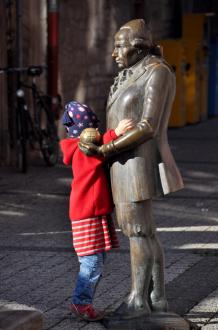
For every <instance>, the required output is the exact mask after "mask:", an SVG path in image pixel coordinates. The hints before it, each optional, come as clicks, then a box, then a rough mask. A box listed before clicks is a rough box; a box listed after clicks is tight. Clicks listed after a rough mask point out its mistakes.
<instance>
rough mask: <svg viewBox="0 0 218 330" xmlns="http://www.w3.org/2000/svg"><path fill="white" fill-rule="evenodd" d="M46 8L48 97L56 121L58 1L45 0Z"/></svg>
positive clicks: (57, 108)
mask: <svg viewBox="0 0 218 330" xmlns="http://www.w3.org/2000/svg"><path fill="white" fill-rule="evenodd" d="M47 6H48V17H47V20H48V53H47V54H48V55H47V56H48V58H47V61H48V78H47V79H48V85H47V88H48V95H50V96H51V100H52V101H51V111H52V112H53V113H54V115H55V118H56V119H58V115H59V114H58V110H59V107H58V39H59V33H58V32H59V9H58V0H47Z"/></svg>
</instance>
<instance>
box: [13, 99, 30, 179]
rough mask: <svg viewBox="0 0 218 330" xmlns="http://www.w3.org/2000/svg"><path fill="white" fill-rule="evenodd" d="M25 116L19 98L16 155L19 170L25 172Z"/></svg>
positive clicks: (24, 109) (23, 105)
mask: <svg viewBox="0 0 218 330" xmlns="http://www.w3.org/2000/svg"><path fill="white" fill-rule="evenodd" d="M27 130H28V123H27V116H26V108H25V104H22V102H21V101H20V100H19V101H18V104H17V109H16V155H17V167H18V169H19V171H20V172H22V173H26V172H27V165H28V164H27Z"/></svg>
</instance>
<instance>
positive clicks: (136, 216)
mask: <svg viewBox="0 0 218 330" xmlns="http://www.w3.org/2000/svg"><path fill="white" fill-rule="evenodd" d="M115 206H116V207H115V209H116V217H117V222H118V225H119V227H120V228H121V230H122V232H123V233H124V235H126V236H128V237H133V236H135V237H137V236H138V237H140V236H144V237H153V236H154V234H155V225H154V221H153V215H152V201H151V200H150V199H148V200H145V201H140V202H132V203H118V204H116V205H115Z"/></svg>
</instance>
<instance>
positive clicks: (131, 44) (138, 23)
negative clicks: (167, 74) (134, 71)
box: [112, 19, 153, 69]
mask: <svg viewBox="0 0 218 330" xmlns="http://www.w3.org/2000/svg"><path fill="white" fill-rule="evenodd" d="M152 47H153V42H152V36H151V32H150V30H149V28H148V27H147V26H146V24H145V21H144V20H143V19H135V20H132V21H130V22H128V23H126V24H125V25H123V26H121V28H120V29H119V31H118V32H117V33H116V34H115V40H114V51H113V54H112V57H113V58H114V59H115V61H116V62H117V64H118V67H119V68H120V69H123V68H128V67H130V66H132V65H134V64H135V63H137V62H138V61H139V60H140V59H142V58H143V57H144V56H145V54H146V52H147V51H148V50H149V49H150V48H152Z"/></svg>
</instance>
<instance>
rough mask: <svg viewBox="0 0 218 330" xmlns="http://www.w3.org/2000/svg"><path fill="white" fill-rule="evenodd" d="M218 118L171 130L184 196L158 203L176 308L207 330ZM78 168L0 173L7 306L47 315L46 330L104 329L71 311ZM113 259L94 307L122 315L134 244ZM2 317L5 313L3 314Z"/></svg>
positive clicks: (214, 246)
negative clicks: (72, 208) (71, 205)
mask: <svg viewBox="0 0 218 330" xmlns="http://www.w3.org/2000/svg"><path fill="white" fill-rule="evenodd" d="M217 127H218V119H212V120H208V121H207V122H205V123H201V124H198V125H193V126H187V127H185V128H182V129H175V130H174V129H171V130H170V131H169V141H170V145H171V147H172V150H173V153H174V156H175V158H176V161H177V164H178V166H179V168H180V169H181V172H182V175H183V178H184V182H185V189H184V190H182V191H180V192H177V193H175V194H172V195H169V196H168V197H165V198H162V199H158V200H155V201H154V214H155V219H156V223H157V227H158V232H159V236H160V238H161V241H162V243H163V245H164V248H165V254H166V290H167V297H168V300H169V304H170V308H171V310H172V311H174V312H175V313H178V314H180V315H183V316H185V317H187V318H188V319H189V320H191V321H193V322H195V323H197V324H198V325H199V326H201V327H202V329H203V330H212V329H214V330H215V329H218V128H217ZM70 176H71V169H70V168H66V167H64V166H62V165H61V164H60V165H58V166H56V167H55V168H48V167H45V166H44V164H43V161H41V162H39V164H37V165H35V166H31V167H30V168H29V172H28V174H26V175H23V174H19V173H17V172H16V171H15V170H14V169H8V168H7V169H0V187H1V189H0V199H1V203H0V227H1V232H0V266H1V271H0V304H1V305H4V304H8V303H13V302H16V303H19V304H24V305H27V306H29V307H34V308H36V309H39V310H41V311H42V312H43V313H44V329H45V330H48V329H54V330H68V329H83V330H100V329H102V330H103V329H104V327H103V325H101V324H100V323H88V324H87V323H85V322H82V321H81V322H78V321H76V320H75V319H74V318H73V317H72V316H71V315H70V313H69V311H68V305H69V302H70V297H71V290H72V288H73V283H74V280H75V277H76V274H77V271H78V263H77V258H76V255H75V253H74V251H73V250H72V247H71V246H72V239H71V232H70V223H69V221H68V194H69V189H70V181H71V180H70ZM118 234H119V237H120V241H121V248H120V249H119V250H116V251H115V252H111V253H109V255H108V259H107V264H106V266H105V272H104V277H103V279H102V281H101V283H100V285H99V287H98V290H97V295H96V300H95V305H96V307H98V308H102V307H104V308H105V309H106V310H107V311H110V310H113V309H115V308H116V307H117V306H118V305H119V304H120V302H121V300H122V298H123V297H124V296H125V295H126V294H127V292H128V289H129V286H130V269H129V267H127V265H129V262H130V261H129V246H128V239H126V237H124V236H123V235H122V233H120V232H118ZM0 310H1V309H0Z"/></svg>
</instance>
